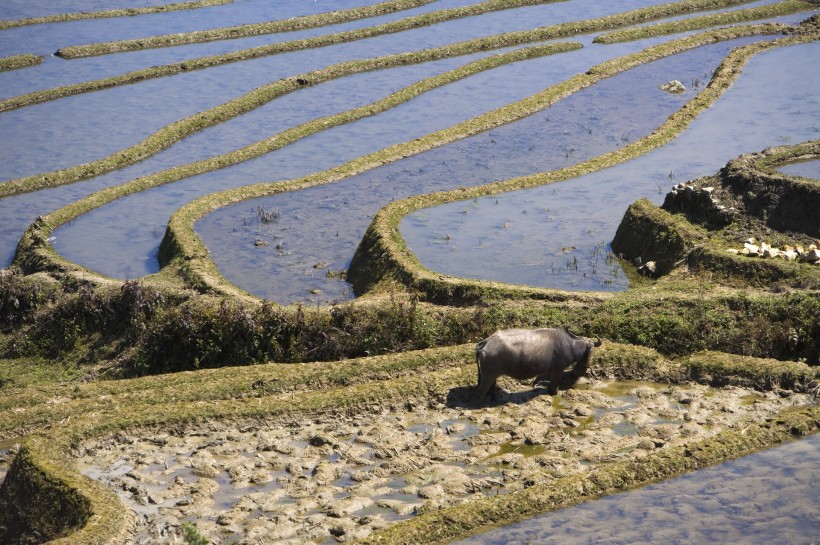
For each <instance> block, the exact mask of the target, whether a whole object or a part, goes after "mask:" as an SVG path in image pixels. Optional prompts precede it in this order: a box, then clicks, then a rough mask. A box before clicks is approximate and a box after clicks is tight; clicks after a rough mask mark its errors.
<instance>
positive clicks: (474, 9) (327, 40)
mask: <svg viewBox="0 0 820 545" xmlns="http://www.w3.org/2000/svg"><path fill="white" fill-rule="evenodd" d="M555 1H556V0H485V1H484V2H480V3H477V4H472V5H469V6H464V7H457V8H449V9H443V10H439V11H434V12H431V13H424V14H420V15H414V16H411V17H407V18H405V19H400V20H398V21H392V22H389V23H384V24H381V25H376V26H372V27H368V28H364V29H356V30H350V31H344V32H338V33H335V34H328V35H325V36H317V37H315V38H307V39H304V40H294V41H292V42H284V43H282V44H272V45H270V46H262V47H260V48H256V49H259V50H260V51H261V50H268V51H271V52H272V53H273V52H284V51H291V50H293V48H294V47H295V48H297V49H305V48H309V47H325V46H328V45H334V44H338V43H346V42H351V41H354V40H361V39H364V38H370V37H373V36H381V35H384V34H392V33H395V32H403V31H405V30H412V29H414V28H418V27H421V26H428V25H433V24H437V23H441V22H444V21H452V20H454V19H460V18H463V17H471V16H474V15H481V14H483V13H490V12H493V11H499V10H503V9H510V8H516V7H522V6H527V5H533V4H542V3H552V2H555ZM702 1H703V0H686V1H684V2H679V4H690V6H686V7H684V8H683V10H684V11H683V12H684V13H685V12H688V11H689V10H701V9H713V8H716V7H724V6H726V5H736V4H743V3H746V2H748V1H749V0H722V1H719V2H710V1H709V0H706V2H705V3H708V4H711V6H710V7H705V8H704V7H693V6H696V5H698V4H700V2H702ZM673 5H674V4H666V5H665V6H657V7H653V8H640V9H637V10H634V11H633V12H626V13H625V14H619V15H611V16H607V17H602V18H600V19H597V20H591V21H594V22H592V23H591V27H590V29H591V30H598V28H597V25H598V24H599V21H600V22H603V21H619V20H620V17H621V15H627V14H630V13H631V14H634V13H642V14H643V15H644V17H643V18H640V19H638V21H640V20H646V18H657V17H658V15H654V14H653V12H654V10H656V9H657V10H659V11H658V13H659V14H661V15H660V16H669V15H671V14H670V13H667V14H663V8H667V9H669V7H670V6H673ZM649 10H653V12H650V11H649ZM589 24H590V21H579V22H573V23H561V24H558V25H553V26H551V27H543V28H551V29H555V31H557V33H556V34H555V35H549V36H548V37H554V38H555V37H564V36H567V35H568V34H566V32H570V33H572V34H577V33H579V32H589V30H587V29H586V28H585V27H586V26H587V25H589ZM603 24H605V25H607V28H611V26H609V25H611V24H612V23H603ZM620 24H621V23H617V22H616V23H615V25H616V26H620ZM559 29H560V30H559ZM527 32H530V31H527ZM541 39H544V38H541ZM138 42H139V40H128V41H125V42H110V43H102V44H89V45H80V46H69V47H64V48H60V49H59V50H58V51H57V55H58V56H60V57H64V58H67V59H72V58H79V57H89V56H94V55H104V54H107V53H116V52H119V51H129V50H133V49H140V47H139V44H138ZM277 50H278V51H277ZM272 53H269V54H272Z"/></svg>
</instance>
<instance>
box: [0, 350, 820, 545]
mask: <svg viewBox="0 0 820 545" xmlns="http://www.w3.org/2000/svg"><path fill="white" fill-rule="evenodd" d="M726 361H729V363H730V364H729V365H724V363H725V362H726ZM735 362H736V358H735V357H733V356H729V355H722V354H719V353H702V354H701V353H699V354H695V355H693V356H692V357H690V358H683V359H681V360H668V359H666V358H663V357H659V356H658V355H657V353H654V352H653V351H651V350H648V349H645V348H641V347H635V346H629V345H619V344H617V343H609V342H607V343H605V344H604V345H603V346H602V347H601V348H600V350H599V351H598V352H597V353H596V357H595V359H594V360H593V369H594V370H595V371H596V372H599V373H600V372H603V373H606V374H607V375H608V376H615V377H619V378H629V377H633V378H638V377H647V376H652V377H653V378H654V379H655V380H657V381H660V382H665V383H670V384H676V383H681V382H687V381H689V380H701V381H703V382H705V383H710V382H719V383H721V384H748V383H750V382H751V383H753V384H757V385H761V386H763V387H764V389H771V388H779V387H786V386H788V385H797V390H800V391H807V389H810V388H813V387H816V384H817V379H818V372H817V370H816V369H815V368H810V367H808V366H806V365H805V364H799V363H786V362H772V361H769V360H758V359H754V358H741V359H740V360H739V361H738V362H737V363H735ZM227 371H230V373H227ZM322 374H324V376H323V377H321V375H322ZM474 374H475V363H474V361H473V346H472V345H465V346H457V347H451V348H442V349H432V350H426V351H421V352H407V353H403V354H393V355H390V356H381V357H375V358H365V359H360V360H356V361H351V362H336V363H315V364H311V365H306V366H292V365H282V364H267V365H261V366H254V367H248V368H232V369H230V370H229V369H223V370H214V371H209V372H197V373H177V374H174V375H170V376H160V377H145V378H140V379H134V380H127V381H116V382H113V383H112V382H107V381H103V382H97V383H90V384H78V385H77V386H76V387H75V388H74V389H73V391H72V390H66V389H65V388H63V389H61V390H52V391H51V392H49V393H48V395H51V394H53V395H55V397H53V398H52V400H53V402H52V403H51V405H52V407H53V408H54V409H55V410H56V411H57V412H55V414H53V415H52V419H51V420H50V421H48V422H46V421H44V420H41V419H40V416H39V415H37V414H36V413H33V412H31V411H29V409H30V406H29V399H28V396H29V394H30V395H31V396H34V397H35V398H39V399H40V400H42V399H43V394H44V393H46V392H44V391H43V390H41V389H39V388H38V389H34V390H31V391H29V390H24V391H20V392H16V393H15V395H14V396H13V397H12V398H11V399H9V400H8V401H6V402H4V406H3V407H2V409H0V415H2V416H3V418H2V419H0V422H4V423H8V422H10V423H11V425H10V426H9V425H8V424H6V428H5V429H4V430H3V431H0V436H4V437H13V436H14V434H15V433H17V432H24V433H28V434H30V435H29V436H28V437H27V438H26V439H24V440H23V441H22V448H21V449H20V454H19V455H18V457H17V458H16V459H15V462H14V465H13V467H12V469H11V471H10V473H9V476H8V477H7V483H10V484H8V486H7V487H4V490H3V491H4V493H5V495H4V496H3V497H0V504H3V505H4V507H5V508H6V509H5V510H4V511H5V512H7V513H8V512H12V509H14V510H15V513H16V515H17V517H16V519H17V520H16V521H15V522H16V523H18V524H20V523H21V522H20V521H21V520H22V521H24V522H25V523H26V524H28V525H30V527H34V528H39V529H40V530H44V531H46V532H48V533H49V534H50V535H49V536H48V537H49V538H51V539H53V538H60V537H62V539H57V540H56V541H53V543H59V544H62V543H68V542H70V543H73V544H78V545H79V544H98V543H114V542H116V540H117V539H120V538H121V536H122V535H123V532H124V531H125V528H126V527H127V525H128V524H130V522H131V520H130V515H129V514H128V510H127V509H126V508H125V507H124V505H123V504H122V503H121V502H120V501H119V500H118V499H117V498H116V496H115V495H114V494H113V492H112V491H110V490H108V489H107V488H106V487H104V486H102V485H101V484H100V483H98V482H95V481H93V480H91V479H87V478H85V477H82V476H80V475H79V474H78V473H77V472H76V470H75V469H73V468H72V463H71V457H70V453H71V451H72V450H73V449H74V448H75V447H77V446H79V445H80V444H81V443H82V442H83V441H85V440H88V439H91V438H94V437H100V436H105V435H111V434H116V433H128V432H130V433H134V432H137V433H138V432H139V431H140V430H141V429H142V430H144V429H155V428H157V427H162V428H164V429H172V430H177V431H179V432H184V430H185V429H186V428H187V427H188V426H191V425H197V424H198V423H204V422H207V421H209V420H212V419H215V418H218V419H220V420H222V421H227V422H232V421H236V422H242V421H247V420H248V419H264V420H265V421H266V422H268V423H270V422H271V421H272V420H273V421H276V420H277V419H279V418H283V417H288V418H290V417H293V416H294V415H300V414H336V413H348V412H350V411H357V412H360V411H364V412H367V411H368V410H369V408H370V407H374V406H376V407H379V406H390V405H392V404H396V403H398V404H403V403H405V402H406V401H407V400H408V399H416V400H424V401H432V402H435V401H439V402H440V401H441V400H443V399H444V398H446V396H447V395H448V392H449V391H450V390H451V389H452V388H454V387H459V386H462V385H464V384H465V383H471V382H472V381H473V380H474ZM317 377H321V378H319V379H318V380H317ZM214 379H217V380H214ZM167 381H170V383H168V382H167ZM223 381H226V382H225V383H223ZM266 381H267V382H266ZM260 382H261V383H262V384H267V385H268V387H267V388H259V387H257V385H259V384H260ZM168 386H171V387H168ZM149 391H150V392H151V394H152V395H151V396H145V395H140V394H143V393H144V392H149ZM180 394H182V397H180ZM424 401H423V402H424ZM45 403H48V400H46V401H45ZM21 409H22V410H21ZM57 418H60V420H59V423H58V421H57V420H56V419H57ZM818 424H820V407H818V406H812V407H805V408H799V409H790V410H788V411H784V412H783V413H781V414H780V415H779V416H778V417H777V418H775V419H774V420H772V421H771V422H767V423H755V424H750V425H748V426H747V427H745V428H744V429H743V430H738V429H727V430H726V431H723V432H721V433H719V434H718V435H716V436H713V437H711V438H709V439H705V440H702V441H699V442H696V443H691V444H688V445H687V446H686V447H685V448H684V447H681V448H674V449H661V450H659V451H658V452H655V453H653V454H652V455H650V456H649V457H647V458H643V459H641V460H639V461H625V462H619V463H611V464H603V465H601V466H598V467H596V468H595V469H594V470H593V471H591V472H587V473H584V474H581V475H577V476H572V477H567V478H565V479H563V480H559V481H558V482H556V483H552V484H551V485H550V486H549V487H544V486H538V485H536V486H533V487H531V488H528V489H525V490H523V491H520V492H514V493H512V494H510V495H502V496H496V497H495V498H486V499H481V500H477V501H474V502H470V503H468V504H464V505H460V506H457V507H453V508H447V509H444V510H440V511H436V512H432V513H428V514H425V515H420V516H417V517H414V518H412V519H410V520H408V521H404V522H399V523H396V525H391V526H390V527H388V528H386V529H384V530H382V531H380V532H378V533H376V534H373V535H371V536H370V537H368V538H366V540H365V542H368V543H371V542H372V543H375V542H378V543H433V542H438V541H440V540H442V539H448V538H453V537H456V536H459V535H464V534H466V533H470V532H475V531H477V530H479V529H480V528H483V527H486V526H488V525H493V524H500V523H508V522H512V521H514V520H517V519H520V518H523V517H526V516H530V515H533V514H536V513H539V512H544V511H547V510H551V509H555V508H558V507H564V506H569V505H574V504H576V503H580V502H582V501H585V500H587V499H591V498H593V497H597V496H600V495H604V494H609V493H613V492H617V491H621V490H624V489H627V488H630V487H634V486H639V485H643V484H647V483H649V482H654V481H657V480H660V479H664V478H668V477H671V476H675V475H679V474H682V473H684V472H686V471H690V470H694V469H699V468H702V467H706V466H708V465H712V464H715V463H718V462H721V461H724V460H726V459H728V458H733V457H736V456H740V455H742V454H746V453H749V452H751V451H754V450H757V449H761V448H765V447H769V446H773V445H776V444H778V443H781V442H783V441H786V440H788V439H790V438H793V437H796V436H800V435H807V434H810V433H814V432H815V431H816V429H817V427H818ZM28 487H32V488H28ZM32 489H33V490H35V491H36V493H37V494H38V497H39V498H40V499H41V500H42V501H41V502H38V507H37V509H35V510H32V509H31V507H32V505H33V504H32V503H31V502H27V503H28V506H26V505H23V506H22V507H21V506H20V505H19V504H18V503H17V502H16V501H15V498H14V496H13V494H14V493H15V491H17V490H32ZM18 499H19V498H18ZM55 504H63V505H66V504H67V505H68V506H69V507H67V508H65V509H63V510H61V511H60V512H57V513H54V512H52V511H51V508H52V506H54V505H55ZM44 519H47V520H44ZM443 520H446V521H447V522H448V523H447V524H442V523H441V521H443ZM6 522H8V519H6ZM60 524H62V525H65V526H70V527H71V528H70V530H74V529H76V531H75V532H74V533H71V534H69V535H65V531H66V530H65V528H60V526H59V525H60ZM70 530H69V531H70Z"/></svg>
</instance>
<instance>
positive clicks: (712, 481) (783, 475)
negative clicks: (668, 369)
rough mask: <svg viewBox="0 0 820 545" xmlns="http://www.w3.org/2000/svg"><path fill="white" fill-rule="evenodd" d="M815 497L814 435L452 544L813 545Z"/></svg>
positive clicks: (818, 450)
mask: <svg viewBox="0 0 820 545" xmlns="http://www.w3.org/2000/svg"><path fill="white" fill-rule="evenodd" d="M818 490H820V435H813V436H812V437H809V438H808V439H804V440H801V441H795V442H791V443H787V444H784V445H782V446H779V447H776V448H773V449H770V450H766V451H763V452H759V453H756V454H751V455H749V456H744V457H743V458H739V459H737V460H733V461H730V462H725V463H723V464H720V465H717V466H715V467H711V468H707V469H703V470H701V471H696V472H694V473H690V474H688V475H684V476H683V477H679V478H676V479H670V480H667V481H663V482H661V483H657V484H653V485H650V486H647V487H645V488H642V489H640V490H633V491H630V492H625V493H623V494H617V495H613V496H607V497H605V498H602V499H599V500H595V501H589V502H586V503H583V504H581V505H578V506H577V507H570V508H568V509H563V510H560V511H555V512H552V513H547V514H545V515H541V516H538V517H535V518H532V519H529V520H526V521H524V522H521V523H518V524H513V525H510V526H505V527H503V528H498V529H496V530H493V531H491V532H487V533H486V534H481V535H478V536H475V537H471V538H468V539H465V540H462V541H458V542H456V543H458V544H459V545H496V544H499V545H500V544H505V545H506V544H510V545H513V544H515V545H519V544H521V545H523V544H528V543H531V544H534V543H538V544H539V545H540V544H543V545H548V544H552V543H555V544H561V545H574V544H579V545H580V544H588V543H598V544H601V545H604V544H606V545H620V544H624V545H629V544H633V543H664V544H667V545H677V544H681V545H682V544H690V543H737V544H740V543H743V544H746V545H752V544H760V545H769V544H772V543H780V544H783V545H790V544H795V545H796V544H809V543H817V540H818V536H820V516H818V513H820V494H818Z"/></svg>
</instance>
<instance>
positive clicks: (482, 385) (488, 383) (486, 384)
mask: <svg viewBox="0 0 820 545" xmlns="http://www.w3.org/2000/svg"><path fill="white" fill-rule="evenodd" d="M495 380H496V379H489V378H485V377H481V378H480V380H479V382H478V386H476V389H475V396H474V397H473V403H474V404H476V405H478V404H480V403H481V402H482V401H484V399H485V398H486V397H487V393H488V392H489V391H490V390H491V389H493V388H494V387H496V383H495Z"/></svg>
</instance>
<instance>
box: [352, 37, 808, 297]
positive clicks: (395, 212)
mask: <svg viewBox="0 0 820 545" xmlns="http://www.w3.org/2000/svg"><path fill="white" fill-rule="evenodd" d="M817 39H820V33H818V32H815V33H812V34H802V35H797V36H794V37H789V38H781V39H778V40H775V41H772V42H756V43H753V44H749V45H747V46H744V47H741V48H738V49H735V50H734V51H732V53H730V54H729V55H728V56H727V57H726V59H725V60H724V61H723V62H722V63H721V65H720V66H719V67H718V69H717V70H715V73H714V74H713V77H712V81H711V82H710V84H709V85H708V87H707V88H706V89H704V90H703V91H701V92H700V93H699V94H698V95H697V96H695V97H694V98H693V99H692V100H690V101H689V102H688V103H687V104H685V105H684V106H683V107H682V108H681V109H680V110H678V111H677V112H675V113H674V114H672V115H671V116H670V117H669V118H668V119H667V120H666V121H665V122H664V124H663V125H661V126H660V127H659V128H658V129H656V130H655V131H654V132H653V133H652V134H650V135H648V136H645V137H643V138H641V139H639V140H636V141H635V142H632V143H630V144H628V145H627V146H625V147H623V148H621V149H618V150H616V151H612V152H609V153H606V154H604V155H601V156H599V157H596V158H594V159H590V160H588V161H584V162H581V163H578V164H576V165H573V166H571V167H567V168H563V169H559V170H554V171H550V172H543V173H538V174H534V175H530V176H523V177H519V178H512V179H509V180H503V181H500V182H495V183H491V184H487V185H483V186H479V187H473V188H469V189H458V190H453V191H444V192H439V193H432V194H429V195H420V196H415V197H410V198H408V199H403V200H400V201H396V202H393V203H391V204H389V205H387V206H386V207H384V208H382V209H381V210H380V211H379V212H378V213H377V214H376V216H375V217H374V219H373V222H372V223H371V225H370V227H369V228H368V230H367V233H366V235H365V237H364V238H363V240H362V242H361V244H360V245H359V248H358V249H357V251H356V254H355V256H354V258H353V262H352V263H351V266H350V269H349V270H348V275H347V277H348V279H349V280H350V281H351V282H352V284H353V286H354V289H355V290H356V292H357V293H358V294H359V295H362V294H364V293H366V292H367V291H370V290H373V289H375V288H377V287H378V285H379V284H380V283H387V284H390V285H395V284H399V285H402V286H404V288H405V289H408V290H410V291H414V292H421V293H423V294H424V297H425V298H426V299H428V300H430V301H435V302H441V301H449V300H453V299H455V300H457V301H460V302H464V303H468V302H472V301H475V300H477V299H478V298H482V297H488V296H489V297H522V296H526V297H544V296H545V295H544V294H545V293H548V292H549V291H550V290H544V289H538V288H530V287H523V286H509V285H503V284H500V283H496V282H486V281H479V280H466V279H462V278H456V277H450V276H445V275H441V274H438V273H436V272H434V271H431V270H429V269H427V268H426V267H424V265H423V264H422V263H421V262H420V261H419V260H418V259H417V258H416V256H415V255H414V254H413V253H412V252H411V251H410V250H409V248H408V247H407V244H406V242H405V241H404V238H403V237H402V235H401V232H400V230H399V224H400V222H401V220H402V219H403V218H404V217H405V216H406V215H407V214H409V213H411V212H414V211H416V210H419V209H422V208H427V207H430V206H436V205H440V204H444V203H449V202H454V201H460V200H466V199H474V198H477V197H483V196H487V195H494V194H497V193H502V192H506V191H513V190H518V189H526V188H530V187H537V186H541V185H545V184H549V183H553V182H557V181H562V180H567V179H570V178H575V177H577V176H580V175H583V174H586V173H589V172H593V171H596V170H601V169H603V168H607V167H610V166H613V165H616V164H619V163H622V162H624V161H627V160H629V159H632V158H635V157H638V156H639V155H641V154H643V153H646V152H648V151H649V150H651V149H654V148H656V147H659V146H662V145H664V144H665V143H667V142H669V141H670V140H672V139H673V138H675V137H676V136H677V135H678V134H679V133H680V132H682V131H683V130H684V129H685V128H686V127H687V126H688V125H689V123H690V122H691V121H693V120H694V119H695V117H696V116H697V115H699V114H700V112H702V111H703V110H705V109H706V108H708V107H709V106H710V105H711V104H713V103H714V102H715V101H716V100H717V99H718V98H719V97H720V96H721V95H722V94H723V92H724V91H725V90H726V89H727V88H728V87H729V86H731V84H732V83H733V82H734V80H735V79H736V78H737V77H738V76H739V74H740V73H741V70H742V68H743V66H744V65H745V64H746V63H747V62H748V61H749V59H750V58H751V57H752V56H753V55H755V54H757V53H760V52H762V51H766V50H769V49H772V48H775V47H782V46H788V45H794V44H798V43H805V42H808V41H813V40H817ZM611 62H616V61H611ZM609 64H610V63H604V65H602V66H600V67H596V68H594V69H593V70H591V71H590V72H591V73H592V74H595V73H596V71H597V70H601V69H607V68H608V67H607V66H606V65H609ZM588 74H589V73H588Z"/></svg>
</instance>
